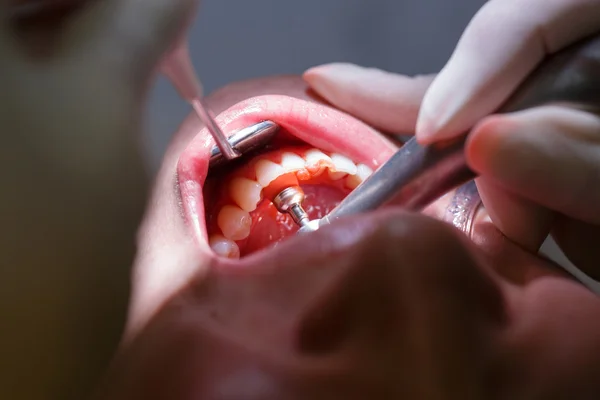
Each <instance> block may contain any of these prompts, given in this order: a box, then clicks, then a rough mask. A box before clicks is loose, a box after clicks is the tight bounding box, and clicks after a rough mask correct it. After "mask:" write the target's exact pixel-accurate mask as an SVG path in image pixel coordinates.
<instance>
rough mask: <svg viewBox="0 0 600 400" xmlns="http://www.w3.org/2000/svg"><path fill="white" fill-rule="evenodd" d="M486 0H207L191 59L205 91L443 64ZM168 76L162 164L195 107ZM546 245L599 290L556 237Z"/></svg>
mask: <svg viewBox="0 0 600 400" xmlns="http://www.w3.org/2000/svg"><path fill="white" fill-rule="evenodd" d="M485 2H486V0H296V1H295V0H201V7H200V11H199V13H198V15H197V16H196V18H195V21H194V24H193V26H192V28H191V31H190V36H189V41H190V51H191V53H192V61H193V63H194V66H195V67H196V69H197V71H198V73H199V75H200V78H201V80H202V82H203V84H204V88H205V93H206V94H208V93H210V92H211V91H213V90H215V89H217V88H219V87H221V86H223V85H225V84H227V83H230V82H234V81H238V80H243V79H248V78H256V77H261V76H268V75H277V74H301V73H302V72H303V71H304V70H306V69H307V68H309V67H312V66H315V65H319V64H323V63H329V62H352V63H355V64H360V65H363V66H368V67H377V68H381V69H384V70H387V71H392V72H399V73H403V74H408V75H414V74H426V73H433V72H437V71H439V70H440V69H441V68H442V67H443V65H444V64H445V62H446V61H447V60H448V57H449V56H450V54H451V53H452V50H453V49H454V46H455V45H456V42H457V41H458V39H459V38H460V35H461V33H462V31H463V29H464V28H465V27H466V25H467V24H468V22H469V20H470V19H471V18H472V17H473V15H474V14H475V13H476V12H477V10H478V9H479V8H480V7H481V6H482V5H483V4H484V3H485ZM190 111H191V110H190V107H189V106H188V105H187V104H186V103H185V102H184V101H183V100H181V99H180V98H179V97H178V95H177V93H176V92H175V90H174V89H173V88H172V87H171V86H170V84H169V83H168V82H167V81H166V79H164V78H162V77H161V78H159V80H158V82H157V84H156V86H155V87H154V89H153V92H152V95H151V100H150V104H149V114H148V117H147V120H146V131H147V132H148V134H149V136H150V137H149V141H148V142H147V143H149V145H148V149H147V150H148V162H149V164H150V166H151V167H152V169H153V170H156V169H157V168H158V167H159V165H160V161H161V158H162V154H163V152H164V150H165V147H166V146H167V144H168V143H169V138H170V137H171V135H172V134H173V133H174V132H175V131H176V129H177V128H178V126H179V124H180V123H181V122H182V121H183V119H184V118H185V117H186V116H187V114H188V113H189V112H190ZM542 251H543V252H544V253H546V254H547V255H549V256H550V257H551V258H552V259H554V260H555V261H557V262H558V263H559V264H561V265H563V266H565V267H566V268H567V269H568V270H570V271H571V273H573V274H574V275H576V276H577V277H578V278H579V279H581V280H582V281H583V282H585V283H586V284H587V285H588V286H589V287H590V288H591V289H593V290H595V291H597V292H598V293H600V284H598V283H597V282H595V281H592V280H590V279H589V278H587V277H585V276H584V275H583V274H582V273H581V272H579V271H578V270H576V269H575V268H574V267H573V266H572V264H571V263H569V262H568V260H567V259H566V258H565V257H564V255H563V254H562V253H561V252H560V251H559V250H558V248H557V247H556V245H555V244H554V243H553V242H552V241H547V243H545V245H544V246H543V248H542Z"/></svg>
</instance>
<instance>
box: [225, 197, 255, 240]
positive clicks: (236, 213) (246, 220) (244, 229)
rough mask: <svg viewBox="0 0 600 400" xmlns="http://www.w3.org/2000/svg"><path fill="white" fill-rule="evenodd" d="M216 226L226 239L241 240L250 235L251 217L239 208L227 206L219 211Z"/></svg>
mask: <svg viewBox="0 0 600 400" xmlns="http://www.w3.org/2000/svg"><path fill="white" fill-rule="evenodd" d="M217 225H219V228H220V229H221V232H223V236H225V237H226V238H227V239H230V240H242V239H246V238H247V237H248V235H249V234H250V227H251V226H252V217H250V214H248V212H246V211H244V210H242V209H241V208H239V207H236V206H231V205H227V206H224V207H223V208H221V211H219V215H218V216H217Z"/></svg>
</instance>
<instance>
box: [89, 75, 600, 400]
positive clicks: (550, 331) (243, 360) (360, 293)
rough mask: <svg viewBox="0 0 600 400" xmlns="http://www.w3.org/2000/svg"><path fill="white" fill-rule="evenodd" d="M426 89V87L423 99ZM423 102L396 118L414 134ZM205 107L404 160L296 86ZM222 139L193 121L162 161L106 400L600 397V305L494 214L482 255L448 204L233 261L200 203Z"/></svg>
mask: <svg viewBox="0 0 600 400" xmlns="http://www.w3.org/2000/svg"><path fill="white" fill-rule="evenodd" d="M423 79H424V78H423ZM427 85H428V81H427V80H426V79H425V80H422V81H420V80H418V79H417V80H415V82H414V85H413V89H414V91H413V93H414V92H415V91H416V92H419V91H420V92H421V93H424V91H425V89H426V88H427ZM256 96H259V97H256ZM282 96H283V97H282ZM248 99H250V100H248ZM420 99H421V96H419V95H415V96H413V97H412V98H410V99H407V101H406V105H405V109H404V110H399V112H402V113H404V114H405V115H406V118H407V122H406V123H407V126H408V127H411V126H412V127H413V128H414V123H415V121H416V116H417V111H418V104H419V101H420ZM208 102H209V105H210V107H211V108H212V109H213V110H214V112H215V113H216V114H218V118H217V119H218V121H219V122H220V123H221V125H222V126H223V128H224V130H225V132H226V133H231V132H232V131H235V130H236V129H238V128H241V127H244V126H247V125H249V124H251V123H253V122H257V121H259V120H261V119H264V118H268V119H272V120H274V121H275V122H278V123H279V124H280V125H281V126H282V127H283V129H284V130H287V131H294V129H296V128H299V127H300V128H301V129H300V130H302V129H304V130H306V129H309V128H312V129H314V127H315V126H318V128H319V129H316V130H313V131H311V132H310V133H311V136H310V139H309V140H311V141H313V142H315V141H316V142H319V140H320V138H321V137H326V136H327V135H329V134H333V135H335V131H336V129H338V130H339V129H340V127H342V129H344V130H345V132H346V133H349V132H351V133H353V134H356V135H357V136H355V137H354V140H358V139H357V138H360V140H361V141H362V142H364V143H367V142H368V143H371V144H370V145H369V146H366V147H368V148H369V149H371V150H373V149H377V154H374V155H373V159H374V160H376V161H378V162H382V161H384V160H385V158H386V157H387V156H389V155H390V154H391V152H393V149H394V145H393V144H392V143H391V142H389V141H387V140H385V139H383V138H382V136H380V134H379V133H377V132H376V131H374V130H372V129H371V128H369V127H368V126H366V125H364V124H362V123H361V122H359V121H357V120H355V119H354V118H352V117H350V116H348V115H347V114H343V113H339V112H336V111H333V110H332V109H331V108H329V107H328V106H326V105H322V104H320V103H319V100H317V99H315V98H314V97H313V96H311V95H310V94H309V93H307V87H306V86H305V84H304V83H303V82H302V80H301V79H300V78H298V77H276V78H265V79H259V80H253V81H246V82H241V83H236V84H232V85H229V86H227V87H225V88H223V89H221V90H219V91H217V92H215V93H214V94H212V95H211V96H209V98H208ZM298 113H300V114H301V116H299V115H298ZM348 136H349V135H347V136H346V137H348ZM208 138H209V136H208V133H207V132H206V130H205V129H202V126H201V124H200V122H199V121H198V120H197V119H196V118H195V117H194V116H190V117H189V118H188V119H186V121H184V123H183V124H182V125H181V127H180V129H179V131H178V132H177V134H176V135H175V136H174V138H173V140H172V142H171V144H170V146H169V148H168V150H167V152H166V155H165V157H164V160H163V164H162V167H161V169H160V171H159V173H158V175H157V177H156V180H155V184H154V189H153V191H152V195H151V199H150V202H149V206H148V208H147V211H146V215H145V218H144V221H143V223H142V225H141V227H140V229H139V232H138V253H137V257H136V261H135V264H134V270H133V286H132V298H131V301H130V308H129V317H128V325H127V330H126V334H125V337H124V339H123V342H122V345H121V348H120V351H119V354H118V355H117V357H116V359H115V360H114V363H113V365H112V368H111V370H110V372H109V373H108V374H107V376H106V378H105V379H104V381H103V384H102V385H101V386H100V390H99V392H98V395H97V396H98V398H107V399H108V398H111V399H138V398H139V399H142V398H153V399H162V398H165V399H178V400H179V399H182V400H183V399H192V398H202V399H232V398H235V399H240V398H244V399H253V398H256V399H259V398H260V399H271V398H272V399H297V398H311V399H337V398H345V399H352V398H370V397H371V396H374V397H379V398H410V399H466V398H469V399H474V398H481V399H491V398H510V399H518V398H527V399H532V398H544V399H553V398H557V399H559V398H567V397H569V398H584V399H585V398H590V399H591V398H597V396H598V394H599V393H600V384H599V383H598V382H597V379H595V375H596V373H595V371H597V370H598V367H600V355H598V354H597V352H595V349H596V348H597V347H598V345H599V344H600V343H599V342H600V322H598V319H597V318H595V316H596V315H598V313H599V312H600V300H599V299H598V298H597V297H596V295H594V294H593V293H591V292H590V291H588V290H587V289H586V288H585V287H584V286H583V285H581V284H580V283H578V282H577V281H575V280H574V279H572V278H571V277H570V276H569V275H567V274H566V273H564V272H563V271H562V270H561V269H560V268H558V267H557V266H555V265H554V264H552V263H551V262H550V261H547V260H545V259H543V258H542V257H540V256H538V255H535V254H531V253H528V252H526V251H525V250H523V249H522V248H520V247H518V246H516V245H515V244H513V243H512V242H510V241H509V240H507V239H506V238H505V237H504V236H503V235H502V234H500V232H499V231H498V230H497V229H496V228H495V227H494V226H493V225H492V224H491V223H490V219H489V218H488V217H487V215H486V213H485V210H482V211H480V212H479V213H478V215H477V217H476V223H475V226H474V231H473V235H472V237H471V238H468V237H466V236H465V235H464V234H463V233H461V232H460V231H458V230H457V229H454V228H453V227H451V226H450V225H449V224H447V223H445V222H442V221H440V220H439V218H440V217H441V215H442V214H443V212H444V210H445V208H446V207H447V205H448V201H449V198H450V197H451V195H449V196H445V197H443V198H441V199H440V200H438V201H437V202H436V203H434V204H433V205H432V206H431V207H428V209H427V210H426V211H425V213H424V214H427V215H423V214H416V213H407V212H404V211H402V210H400V209H397V208H394V207H390V208H387V209H385V210H380V211H378V212H375V213H371V214H367V215H364V216H360V217H356V218H348V219H345V220H343V221H339V222H338V223H336V224H332V225H331V226H329V227H327V228H324V229H321V230H319V231H318V232H316V233H313V234H310V235H307V236H303V237H293V238H289V239H288V240H286V241H284V242H283V243H282V244H280V245H279V246H278V247H276V248H274V249H267V250H264V251H261V252H258V253H256V254H252V255H250V256H248V257H245V258H242V259H241V260H227V259H224V258H219V257H217V256H216V255H215V254H214V253H213V252H212V251H211V249H210V247H209V245H208V244H207V233H206V228H205V220H204V208H203V206H202V197H201V196H200V195H199V193H200V188H201V186H202V184H203V177H204V176H205V174H206V167H207V161H206V159H205V157H204V158H203V156H201V154H204V153H206V151H207V150H206V149H207V148H208V147H209V145H210V140H209V139H208ZM344 140H345V141H347V142H350V141H351V140H350V139H344ZM338 144H339V143H338ZM344 146H345V151H346V153H348V154H347V155H349V156H351V155H355V156H356V157H360V155H359V151H358V150H356V148H355V147H353V145H352V144H351V143H346V144H345V145H343V146H342V147H344ZM324 150H329V149H324ZM352 158H353V157H352ZM190 165H193V168H192V169H193V170H194V173H190V172H189V171H190ZM190 188H191V189H190ZM190 193H192V194H190ZM198 196H200V197H198ZM198 200H200V201H198ZM207 212H208V213H210V210H208V211H207Z"/></svg>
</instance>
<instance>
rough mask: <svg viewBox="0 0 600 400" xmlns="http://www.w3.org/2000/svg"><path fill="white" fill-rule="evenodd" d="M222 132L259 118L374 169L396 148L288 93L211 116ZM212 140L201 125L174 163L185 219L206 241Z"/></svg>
mask: <svg viewBox="0 0 600 400" xmlns="http://www.w3.org/2000/svg"><path fill="white" fill-rule="evenodd" d="M216 120H217V123H218V124H219V125H220V126H221V128H222V129H223V132H224V133H225V134H226V135H228V136H229V135H231V134H232V133H234V132H235V131H237V130H239V129H241V128H244V127H247V126H249V125H252V124H255V123H257V122H260V121H264V120H271V121H274V122H276V123H277V124H279V125H280V127H281V128H282V130H283V131H285V132H287V133H288V134H291V135H293V136H296V137H297V138H299V139H301V140H302V141H304V142H306V143H308V144H309V145H312V146H314V147H317V148H319V149H321V150H327V151H336V152H340V153H343V154H345V155H346V156H348V157H350V158H351V159H353V160H355V161H357V162H362V163H365V164H367V165H369V166H371V167H372V168H376V167H377V166H378V165H380V164H381V163H383V162H385V161H386V160H387V159H388V158H389V157H390V156H391V155H392V154H393V152H394V151H395V150H396V147H395V146H394V145H393V144H392V143H391V142H389V141H388V140H387V139H386V138H384V137H383V136H382V135H381V134H379V133H378V132H377V131H375V130H374V129H372V128H370V127H369V126H367V125H366V124H364V123H362V122H360V121H359V120H357V119H355V118H353V117H351V116H349V115H347V114H344V113H341V112H339V111H336V110H334V109H332V108H330V107H327V106H324V105H321V104H318V103H313V102H308V101H305V100H299V99H296V98H292V97H287V96H260V97H255V98H251V99H248V100H246V101H243V102H241V103H238V104H236V105H234V106H233V107H231V108H229V109H228V110H227V111H225V112H223V113H221V114H220V115H218V116H217V118H216ZM213 144H214V142H213V140H212V138H211V137H210V135H209V133H208V131H207V130H206V129H202V130H201V131H199V132H198V134H197V135H196V136H195V137H194V138H193V139H192V141H191V142H190V144H189V145H188V146H187V148H186V149H185V150H184V151H183V153H182V154H181V157H180V158H179V162H178V165H177V175H178V180H179V190H180V194H181V199H182V204H183V209H184V216H185V218H186V222H187V223H188V225H189V226H190V228H191V229H192V231H193V234H194V235H195V236H196V239H197V240H198V241H199V242H200V243H206V236H207V233H206V226H205V215H204V206H203V193H202V186H203V184H204V181H205V179H206V176H207V173H208V164H209V159H210V149H211V147H212V146H213Z"/></svg>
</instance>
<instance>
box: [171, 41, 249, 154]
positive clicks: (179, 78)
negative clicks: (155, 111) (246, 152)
mask: <svg viewBox="0 0 600 400" xmlns="http://www.w3.org/2000/svg"><path fill="white" fill-rule="evenodd" d="M162 72H163V74H165V75H166V76H167V78H169V80H170V81H171V83H172V84H173V86H174V87H175V89H176V90H177V91H178V92H179V95H180V96H181V97H182V98H183V99H184V100H186V101H187V102H189V103H190V105H191V106H192V107H193V109H194V111H195V112H196V114H198V117H199V118H200V120H201V121H202V123H204V125H205V126H206V128H207V129H208V131H209V132H210V134H211V135H212V137H213V139H214V140H215V142H216V144H217V147H218V148H219V150H220V151H221V154H222V156H223V157H224V158H225V159H227V160H233V159H235V158H237V157H239V156H240V155H241V154H240V152H238V151H237V150H236V149H235V148H234V147H233V146H232V145H231V143H229V141H228V140H227V137H226V136H225V134H224V133H223V131H222V130H221V128H219V126H218V125H217V123H216V121H215V119H214V118H213V116H212V115H211V114H210V111H209V110H208V108H207V107H206V105H205V103H204V101H203V99H202V92H203V90H202V84H201V83H200V80H199V79H198V77H197V75H196V72H195V70H194V67H193V65H192V62H191V59H190V54H189V49H188V45H187V41H182V42H181V43H180V44H179V46H177V47H176V48H175V50H173V51H172V52H171V53H170V54H169V55H168V57H167V59H166V60H165V61H163V64H162Z"/></svg>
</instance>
